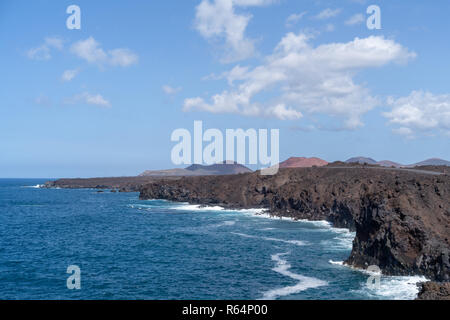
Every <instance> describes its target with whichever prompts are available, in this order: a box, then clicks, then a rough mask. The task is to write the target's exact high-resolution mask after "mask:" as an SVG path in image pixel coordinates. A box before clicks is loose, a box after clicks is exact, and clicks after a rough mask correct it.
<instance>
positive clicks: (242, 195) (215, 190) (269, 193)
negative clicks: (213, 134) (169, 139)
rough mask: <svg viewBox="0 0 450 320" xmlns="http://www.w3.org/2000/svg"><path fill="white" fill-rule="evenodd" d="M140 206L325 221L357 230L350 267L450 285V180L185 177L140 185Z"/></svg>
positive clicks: (358, 173)
mask: <svg viewBox="0 0 450 320" xmlns="http://www.w3.org/2000/svg"><path fill="white" fill-rule="evenodd" d="M139 190H140V198H141V199H168V200H173V201H186V202H190V203H195V204H205V205H221V206H224V207H230V208H255V207H260V208H267V209H269V210H270V212H271V213H272V214H274V215H280V216H289V217H292V218H295V219H308V220H327V221H330V222H331V223H333V224H334V225H335V226H336V227H346V228H350V229H352V230H355V231H356V237H355V240H354V241H353V248H352V251H351V254H350V256H349V257H348V259H347V260H346V263H347V264H349V265H352V266H355V267H359V268H366V267H367V266H369V265H378V266H379V267H380V268H381V270H382V271H383V273H384V274H387V275H412V274H420V275H425V276H426V277H428V278H430V279H432V280H436V281H449V280H450V260H449V256H450V241H449V237H450V177H449V176H448V175H444V174H436V173H434V174H433V173H431V172H430V173H427V172H426V171H414V170H402V169H395V170H394V169H391V170H388V169H383V168H380V167H370V166H367V167H364V166H355V167H350V168H349V167H322V168H293V169H280V171H279V173H278V174H277V175H275V176H262V175H260V174H259V173H258V172H255V173H249V174H240V175H232V176H204V177H183V178H180V179H178V180H172V181H170V180H161V181H158V182H154V183H150V184H147V185H144V186H142V187H141V188H140V189H139Z"/></svg>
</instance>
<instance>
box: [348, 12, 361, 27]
mask: <svg viewBox="0 0 450 320" xmlns="http://www.w3.org/2000/svg"><path fill="white" fill-rule="evenodd" d="M363 22H364V16H363V15H362V14H361V13H357V14H355V15H353V16H351V17H350V18H348V19H347V20H346V21H345V24H346V25H348V26H354V25H357V24H361V23H363Z"/></svg>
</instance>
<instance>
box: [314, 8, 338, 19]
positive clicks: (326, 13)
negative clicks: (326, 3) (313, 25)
mask: <svg viewBox="0 0 450 320" xmlns="http://www.w3.org/2000/svg"><path fill="white" fill-rule="evenodd" d="M340 13H341V9H330V8H326V9H325V10H322V11H321V12H320V13H319V14H318V15H316V16H315V17H314V18H315V19H319V20H326V19H330V18H333V17H336V16H338V15H339V14H340Z"/></svg>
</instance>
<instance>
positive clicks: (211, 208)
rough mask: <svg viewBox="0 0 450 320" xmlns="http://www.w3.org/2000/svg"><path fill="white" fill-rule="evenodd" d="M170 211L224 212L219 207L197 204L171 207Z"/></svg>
mask: <svg viewBox="0 0 450 320" xmlns="http://www.w3.org/2000/svg"><path fill="white" fill-rule="evenodd" d="M170 209H174V210H183V211H222V210H225V209H224V208H223V207H219V206H202V205H199V204H183V205H177V206H171V207H170Z"/></svg>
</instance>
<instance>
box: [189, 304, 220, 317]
mask: <svg viewBox="0 0 450 320" xmlns="http://www.w3.org/2000/svg"><path fill="white" fill-rule="evenodd" d="M216 309H217V307H196V306H193V305H192V304H189V306H188V307H183V315H207V316H209V317H210V318H213V317H214V314H215V313H216Z"/></svg>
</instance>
